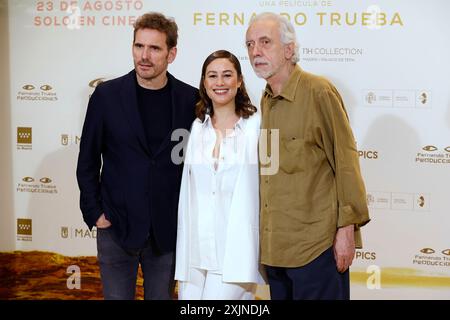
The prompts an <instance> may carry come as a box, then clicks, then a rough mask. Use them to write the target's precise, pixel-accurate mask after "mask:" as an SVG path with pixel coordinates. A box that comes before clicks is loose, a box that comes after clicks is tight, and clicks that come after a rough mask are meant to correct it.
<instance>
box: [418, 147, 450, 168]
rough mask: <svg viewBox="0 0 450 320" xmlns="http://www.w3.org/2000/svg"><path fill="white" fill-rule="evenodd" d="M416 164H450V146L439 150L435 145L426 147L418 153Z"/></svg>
mask: <svg viewBox="0 0 450 320" xmlns="http://www.w3.org/2000/svg"><path fill="white" fill-rule="evenodd" d="M415 162H418V163H427V164H438V165H443V164H450V146H448V147H445V148H438V147H436V146H434V145H426V146H424V147H423V148H422V150H421V151H419V152H417V154H416V158H415Z"/></svg>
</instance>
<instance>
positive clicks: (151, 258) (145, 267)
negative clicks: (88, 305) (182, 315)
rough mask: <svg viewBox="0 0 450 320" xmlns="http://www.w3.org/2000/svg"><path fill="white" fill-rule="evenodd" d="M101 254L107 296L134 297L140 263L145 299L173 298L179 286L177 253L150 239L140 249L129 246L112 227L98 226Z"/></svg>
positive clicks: (99, 255)
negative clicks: (159, 247)
mask: <svg viewBox="0 0 450 320" xmlns="http://www.w3.org/2000/svg"><path fill="white" fill-rule="evenodd" d="M97 252H98V254H97V257H98V262H99V264H100V276H101V280H102V286H103V296H104V298H105V299H106V300H133V299H135V294H136V280H137V273H138V268H139V265H141V268H142V272H143V276H144V299H145V300H171V299H172V298H173V290H174V287H175V280H174V272H175V254H174V252H170V253H160V252H159V251H158V250H157V249H156V246H155V245H154V243H153V241H151V239H149V241H148V242H147V244H146V246H145V247H144V248H142V249H139V250H125V249H123V248H122V247H121V246H120V245H119V244H118V243H117V241H116V239H115V235H114V234H113V231H112V230H111V228H108V229H100V228H98V229H97Z"/></svg>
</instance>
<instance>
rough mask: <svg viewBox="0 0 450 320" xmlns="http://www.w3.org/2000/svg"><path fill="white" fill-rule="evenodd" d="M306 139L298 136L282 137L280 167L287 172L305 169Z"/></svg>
mask: <svg viewBox="0 0 450 320" xmlns="http://www.w3.org/2000/svg"><path fill="white" fill-rule="evenodd" d="M304 153H305V141H304V139H302V138H299V137H297V136H288V137H282V138H281V144H280V169H281V170H282V171H284V172H286V173H296V172H301V171H304V170H305V166H304V162H305V160H304Z"/></svg>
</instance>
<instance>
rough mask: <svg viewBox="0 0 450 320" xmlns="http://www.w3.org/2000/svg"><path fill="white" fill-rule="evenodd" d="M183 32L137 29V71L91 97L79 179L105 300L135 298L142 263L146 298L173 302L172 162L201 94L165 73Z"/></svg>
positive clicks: (154, 19) (151, 22)
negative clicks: (178, 133) (177, 136)
mask: <svg viewBox="0 0 450 320" xmlns="http://www.w3.org/2000/svg"><path fill="white" fill-rule="evenodd" d="M177 31H178V27H177V25H176V23H175V22H174V21H173V20H172V19H168V18H166V17H165V16H163V15H162V14H159V13H147V14H145V15H143V16H142V17H140V18H139V19H138V20H137V21H136V23H135V25H134V40H133V50H132V51H133V60H134V67H135V68H134V70H132V71H131V72H129V73H128V74H126V75H124V76H122V77H120V78H117V79H113V80H111V81H106V82H105V83H103V84H101V85H100V86H98V87H97V89H96V90H95V92H94V93H93V95H92V97H91V99H90V101H89V105H88V109H87V113H86V119H85V122H84V126H83V132H82V137H81V144H80V154H79V157H78V166H77V179H78V185H79V188H80V208H81V211H82V213H83V218H84V221H85V222H86V224H87V225H88V226H89V228H93V227H94V226H96V227H97V251H98V260H99V264H100V274H101V279H102V285H103V294H104V297H105V299H134V298H135V290H136V278H137V271H138V267H139V264H140V265H141V268H142V271H143V275H144V298H145V299H171V298H172V295H173V287H174V280H173V273H174V251H175V244H176V231H177V208H178V195H179V188H180V182H181V174H182V165H181V164H180V163H179V161H173V160H172V158H171V152H172V148H173V147H174V146H175V145H176V144H177V143H179V142H178V141H172V140H171V136H172V132H173V131H174V130H176V129H186V130H188V129H189V128H190V126H191V123H192V122H193V120H194V106H195V102H196V98H197V93H198V91H197V89H195V88H193V87H191V86H189V85H187V84H185V83H183V82H181V81H179V80H177V79H175V78H174V77H173V76H172V75H171V74H170V73H169V72H167V67H168V65H169V64H170V63H171V62H173V61H174V59H175V57H176V54H177V48H176V45H177V38H178V34H177Z"/></svg>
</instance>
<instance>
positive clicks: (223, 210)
mask: <svg viewBox="0 0 450 320" xmlns="http://www.w3.org/2000/svg"><path fill="white" fill-rule="evenodd" d="M260 123H261V117H260V115H259V114H257V113H255V114H254V115H252V116H250V117H249V118H248V119H240V120H239V121H238V122H237V123H236V125H235V127H234V130H233V131H232V132H229V134H227V135H226V137H225V138H224V139H223V140H222V142H221V145H220V157H219V160H218V166H217V170H215V168H214V162H215V159H214V158H213V149H214V146H215V144H216V139H217V137H216V133H215V131H214V129H213V126H212V124H211V119H210V118H209V116H206V117H205V120H204V121H203V122H202V121H200V120H199V119H196V120H195V121H194V123H193V124H192V128H191V134H190V137H189V140H188V146H187V151H186V156H185V161H184V168H183V177H182V180H181V187H180V197H179V204H178V231H177V232H178V234H177V249H176V259H175V279H176V280H180V281H189V278H190V272H189V270H190V269H191V268H192V267H197V268H201V269H207V270H211V271H213V272H217V273H219V274H222V279H223V281H224V282H252V283H264V279H263V277H262V275H261V273H260V263H259V173H258V137H259V128H260Z"/></svg>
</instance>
